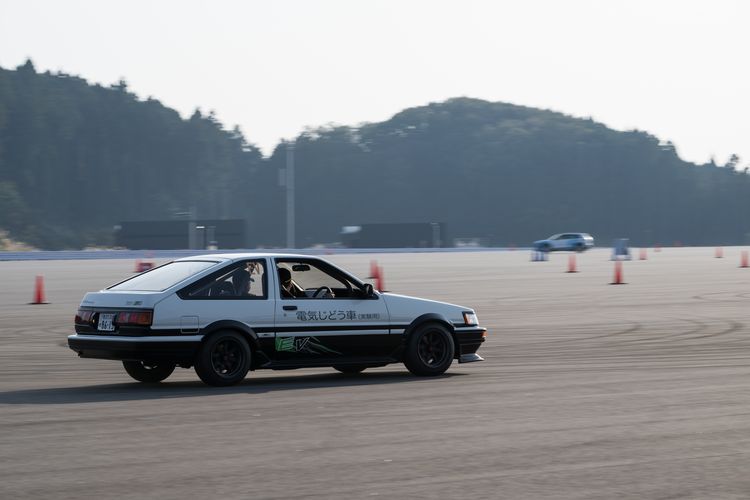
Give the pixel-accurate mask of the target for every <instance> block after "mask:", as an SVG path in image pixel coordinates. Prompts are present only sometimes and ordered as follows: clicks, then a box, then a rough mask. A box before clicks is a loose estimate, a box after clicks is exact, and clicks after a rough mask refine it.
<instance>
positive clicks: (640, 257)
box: [638, 248, 648, 260]
mask: <svg viewBox="0 0 750 500" xmlns="http://www.w3.org/2000/svg"><path fill="white" fill-rule="evenodd" d="M638 258H639V259H640V260H646V259H648V254H647V253H646V249H645V248H641V253H640V255H639V256H638Z"/></svg>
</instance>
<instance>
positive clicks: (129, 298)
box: [81, 290, 164, 309]
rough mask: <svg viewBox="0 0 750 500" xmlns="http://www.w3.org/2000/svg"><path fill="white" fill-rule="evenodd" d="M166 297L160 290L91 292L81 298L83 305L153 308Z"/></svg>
mask: <svg viewBox="0 0 750 500" xmlns="http://www.w3.org/2000/svg"><path fill="white" fill-rule="evenodd" d="M163 298H164V294H162V293H158V292H115V291H109V290H106V291H105V290H103V291H101V292H89V293H87V294H86V295H84V297H83V300H81V307H133V308H139V309H140V308H144V309H153V307H154V306H155V305H156V303H157V302H159V301H160V300H161V299H163Z"/></svg>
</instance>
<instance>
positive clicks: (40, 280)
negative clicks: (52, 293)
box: [29, 276, 49, 304]
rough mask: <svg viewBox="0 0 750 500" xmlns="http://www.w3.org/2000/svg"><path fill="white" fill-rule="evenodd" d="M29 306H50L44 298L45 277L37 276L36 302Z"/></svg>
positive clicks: (35, 283)
mask: <svg viewBox="0 0 750 500" xmlns="http://www.w3.org/2000/svg"><path fill="white" fill-rule="evenodd" d="M29 304H49V302H47V300H46V299H45V298H44V276H37V277H36V281H35V282H34V301H33V302H29Z"/></svg>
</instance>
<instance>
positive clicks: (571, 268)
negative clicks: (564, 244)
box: [566, 253, 578, 273]
mask: <svg viewBox="0 0 750 500" xmlns="http://www.w3.org/2000/svg"><path fill="white" fill-rule="evenodd" d="M566 272H568V273H577V272H578V270H577V269H576V254H574V253H572V254H570V256H568V270H567V271H566Z"/></svg>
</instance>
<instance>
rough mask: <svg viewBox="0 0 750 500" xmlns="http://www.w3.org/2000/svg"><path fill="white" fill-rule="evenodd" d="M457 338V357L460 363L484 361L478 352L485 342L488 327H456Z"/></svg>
mask: <svg viewBox="0 0 750 500" xmlns="http://www.w3.org/2000/svg"><path fill="white" fill-rule="evenodd" d="M454 332H455V335H454V337H455V339H456V357H457V358H458V362H459V363H471V362H473V361H484V359H483V358H482V357H481V356H479V355H478V354H477V353H476V352H477V350H478V349H479V346H481V345H482V342H484V339H485V336H486V335H487V329H486V328H482V327H479V326H472V327H461V328H454Z"/></svg>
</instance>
